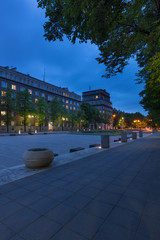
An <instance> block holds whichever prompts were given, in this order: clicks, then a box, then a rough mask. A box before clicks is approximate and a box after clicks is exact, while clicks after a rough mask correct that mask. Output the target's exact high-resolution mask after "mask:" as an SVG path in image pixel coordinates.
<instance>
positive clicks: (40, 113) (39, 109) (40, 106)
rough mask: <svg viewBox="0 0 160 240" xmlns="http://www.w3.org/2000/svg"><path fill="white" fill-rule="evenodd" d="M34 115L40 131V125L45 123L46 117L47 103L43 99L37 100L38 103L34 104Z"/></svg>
mask: <svg viewBox="0 0 160 240" xmlns="http://www.w3.org/2000/svg"><path fill="white" fill-rule="evenodd" d="M35 105H36V115H37V117H38V118H37V122H38V125H39V126H40V131H41V129H42V125H43V123H44V121H45V118H46V116H47V103H46V101H45V99H44V98H43V97H41V98H38V101H37V102H36V104H35Z"/></svg>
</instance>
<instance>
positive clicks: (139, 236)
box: [134, 234, 151, 240]
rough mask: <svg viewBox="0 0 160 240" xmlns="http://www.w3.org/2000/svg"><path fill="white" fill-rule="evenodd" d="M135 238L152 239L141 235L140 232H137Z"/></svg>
mask: <svg viewBox="0 0 160 240" xmlns="http://www.w3.org/2000/svg"><path fill="white" fill-rule="evenodd" d="M134 240H151V239H150V238H148V237H146V236H143V235H140V234H136V237H135V239H134Z"/></svg>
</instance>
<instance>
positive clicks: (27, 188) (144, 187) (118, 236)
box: [0, 135, 160, 240]
mask: <svg viewBox="0 0 160 240" xmlns="http://www.w3.org/2000/svg"><path fill="white" fill-rule="evenodd" d="M159 189H160V136H159V135H153V136H150V137H147V138H144V139H138V140H136V141H133V142H130V143H128V144H124V145H121V146H119V147H117V148H113V149H110V150H108V151H103V152H101V153H97V154H95V155H92V156H89V157H86V158H83V159H80V160H77V161H74V162H71V163H68V164H65V165H62V166H59V167H56V168H51V169H49V170H47V171H43V172H41V173H38V174H35V175H32V176H29V177H26V178H23V179H20V180H18V181H15V182H12V183H9V184H5V185H2V186H0V239H1V240H8V239H9V240H49V239H50V240H72V239H73V240H159V239H160V227H159V225H160V191H159Z"/></svg>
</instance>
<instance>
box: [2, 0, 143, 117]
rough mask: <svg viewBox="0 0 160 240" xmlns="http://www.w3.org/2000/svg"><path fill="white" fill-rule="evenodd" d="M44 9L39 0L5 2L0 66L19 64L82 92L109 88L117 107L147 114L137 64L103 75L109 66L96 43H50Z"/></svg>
mask: <svg viewBox="0 0 160 240" xmlns="http://www.w3.org/2000/svg"><path fill="white" fill-rule="evenodd" d="M44 15H45V14H44V10H42V9H40V8H37V2H36V0H14V1H13V0H12V1H11V0H5V1H1V10H0V32H1V35H0V36H1V37H0V65H1V66H13V67H17V68H18V71H19V72H23V73H29V74H30V75H31V76H33V77H36V78H38V79H43V73H44V66H45V72H46V81H47V82H50V83H52V84H54V85H57V86H61V87H68V88H69V90H71V91H75V92H76V93H78V94H81V93H82V92H83V91H87V90H89V86H91V89H92V90H94V89H99V88H102V89H106V91H108V92H109V93H110V94H111V101H112V103H113V107H115V108H117V109H120V110H123V111H127V112H137V111H139V112H141V113H143V114H146V112H145V111H144V110H143V108H142V107H141V106H140V104H139V101H140V97H139V96H138V93H139V92H140V91H141V90H142V87H143V86H142V85H137V84H136V82H135V79H136V76H135V73H136V72H137V65H136V63H135V62H134V60H131V61H130V64H129V66H127V67H126V68H125V70H124V72H123V73H122V74H118V75H117V76H116V77H112V78H110V79H106V78H102V77H101V76H102V75H103V74H104V73H105V66H104V65H103V64H101V65H100V64H98V62H97V61H96V60H95V58H96V57H98V50H97V47H96V46H95V45H91V44H90V43H87V44H79V43H77V44H75V45H73V44H72V43H70V42H69V41H68V40H65V41H63V42H59V41H56V42H48V41H46V40H45V39H44V37H43V34H44V30H43V24H44V22H45V16H44Z"/></svg>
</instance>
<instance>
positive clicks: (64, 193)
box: [48, 189, 73, 202]
mask: <svg viewBox="0 0 160 240" xmlns="http://www.w3.org/2000/svg"><path fill="white" fill-rule="evenodd" d="M72 195H73V192H71V191H68V190H65V189H58V190H56V191H55V192H52V193H50V194H49V195H48V196H49V197H50V198H53V199H56V200H58V201H61V202H63V201H64V200H65V199H67V198H69V197H70V196H72Z"/></svg>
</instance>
